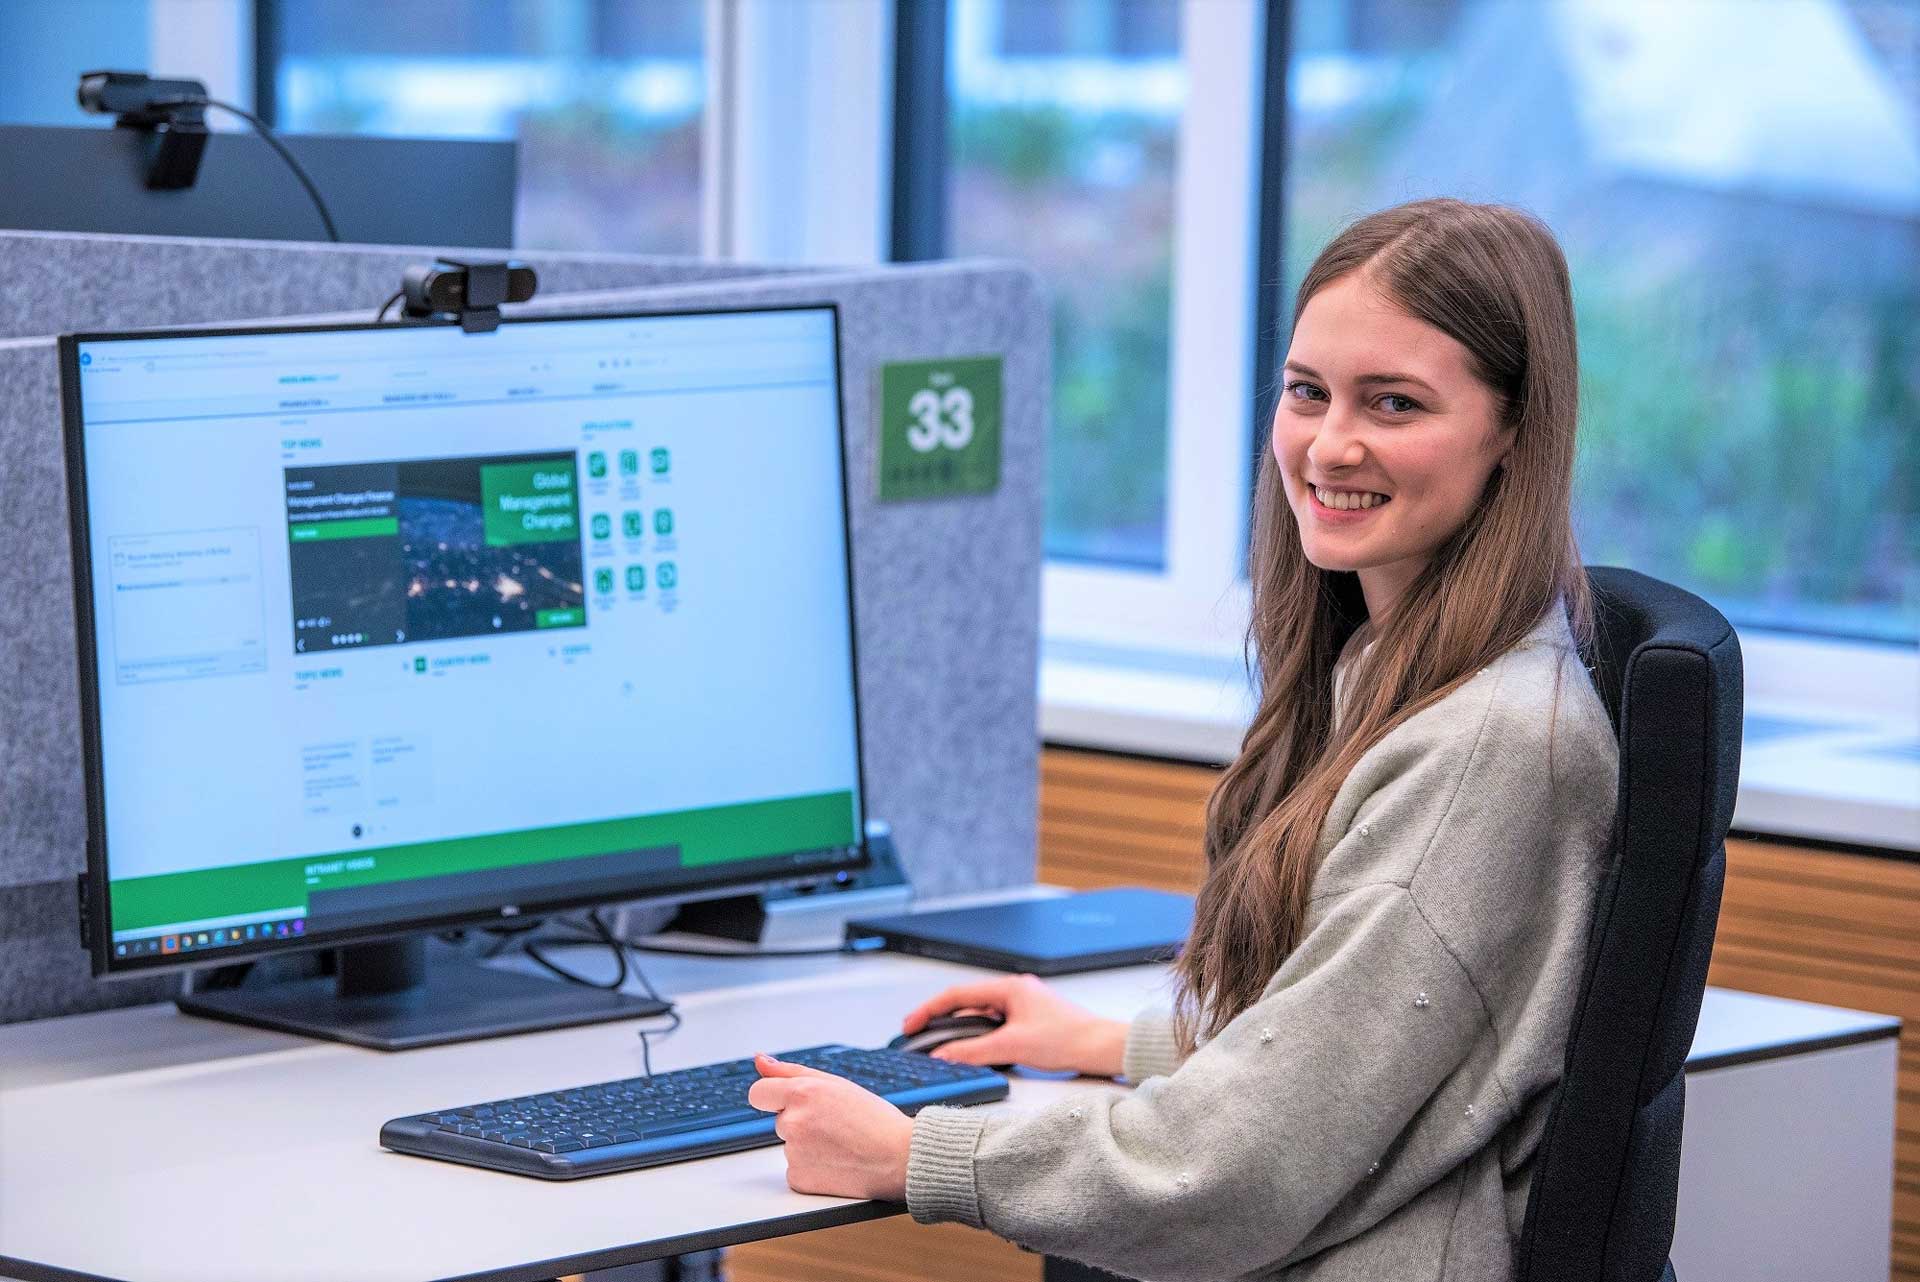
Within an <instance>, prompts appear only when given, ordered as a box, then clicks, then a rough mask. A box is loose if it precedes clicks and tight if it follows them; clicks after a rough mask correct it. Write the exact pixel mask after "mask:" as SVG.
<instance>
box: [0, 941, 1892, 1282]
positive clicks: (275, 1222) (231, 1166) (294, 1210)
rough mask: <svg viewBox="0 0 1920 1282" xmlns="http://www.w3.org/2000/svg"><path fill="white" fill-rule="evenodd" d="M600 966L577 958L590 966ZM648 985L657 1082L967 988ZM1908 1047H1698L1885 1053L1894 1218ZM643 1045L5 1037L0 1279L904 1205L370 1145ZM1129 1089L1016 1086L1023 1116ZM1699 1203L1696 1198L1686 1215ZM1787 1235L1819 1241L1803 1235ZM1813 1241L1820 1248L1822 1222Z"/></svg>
mask: <svg viewBox="0 0 1920 1282" xmlns="http://www.w3.org/2000/svg"><path fill="white" fill-rule="evenodd" d="M588 960H589V959H588V957H586V956H585V955H582V957H581V958H580V962H581V964H582V965H583V966H584V965H585V964H587V962H588ZM647 969H648V973H649V975H650V976H651V977H652V978H653V980H654V982H655V983H656V984H657V985H658V986H659V987H660V988H661V990H662V991H663V992H665V993H667V994H669V995H671V996H673V997H674V998H675V999H676V1000H677V1002H678V1004H679V1008H680V1011H681V1012H682V1014H683V1015H684V1017H685V1021H686V1022H685V1024H684V1026H683V1027H682V1028H681V1030H680V1031H679V1032H677V1033H675V1034H674V1035H673V1036H672V1037H670V1038H667V1039H665V1040H658V1039H656V1041H655V1049H654V1057H655V1069H656V1071H658V1070H663V1069H671V1068H679V1067H685V1066H688V1065H692V1064H698V1063H703V1062H706V1061H710V1060H716V1059H724V1058H730V1057H733V1056H737V1055H740V1054H743V1053H745V1052H747V1051H750V1050H753V1049H756V1048H758V1049H768V1050H780V1049H784V1048H789V1047H798V1046H804V1045H809V1044H812V1043H816V1042H823V1041H844V1042H848V1043H852V1044H855V1045H877V1044H880V1043H882V1042H884V1041H885V1040H886V1039H887V1038H888V1037H889V1036H890V1035H892V1033H893V1032H894V1031H895V1030H896V1029H897V1027H898V1019H899V1016H900V1014H901V1013H902V1012H903V1011H905V1010H906V1009H907V1008H908V1007H909V1006H911V1005H913V1004H914V1003H916V1002H917V1001H919V1000H920V999H921V998H923V997H925V996H927V995H929V994H931V993H932V992H934V991H935V990H937V989H938V988H940V987H942V986H944V985H946V984H948V983H951V982H953V981H954V980H955V979H957V978H960V977H963V976H966V975H970V974H974V973H977V972H972V971H969V970H967V969H966V968H963V967H959V966H952V965H947V964H944V963H940V962H932V961H923V960H919V959H913V958H906V957H897V956H891V955H884V954H874V955H869V956H862V957H848V958H823V959H817V960H815V959H807V960H785V961H777V962H776V961H758V960H755V961H720V962H713V961H689V960H683V959H678V958H658V959H650V960H649V963H648V967H647ZM1164 982H1165V977H1164V973H1163V972H1161V971H1159V970H1158V969H1156V968H1135V969H1130V970H1119V971H1106V972H1100V973H1096V974H1092V975H1083V976H1076V977H1072V978H1069V979H1066V980H1063V981H1061V986H1062V988H1063V989H1065V990H1066V991H1067V992H1068V993H1069V994H1070V995H1072V996H1073V997H1074V998H1075V999H1077V1000H1079V1001H1081V1002H1083V1003H1085V1004H1087V1005H1088V1006H1091V1007H1093V1008H1095V1009H1097V1010H1100V1011H1102V1012H1104V1013H1107V1014H1111V1015H1114V1016H1124V1015H1126V1014H1129V1013H1131V1012H1132V1011H1133V1010H1135V1009H1137V1008H1138V1007H1139V1006H1140V1005H1142V1004H1143V1003H1144V1002H1147V1001H1150V1000H1154V999H1155V998H1156V997H1157V996H1158V995H1159V994H1160V993H1161V992H1162V991H1163V986H1164ZM1894 1027H1895V1025H1894V1024H1893V1022H1892V1021H1888V1020H1882V1019H1879V1017H1872V1016H1858V1015H1855V1014H1852V1013H1850V1012H1834V1011H1831V1010H1828V1009H1827V1008H1822V1007H1802V1006H1800V1005H1799V1004H1797V1003H1778V1002H1773V1001H1771V1000H1769V999H1762V998H1748V997H1745V996H1743V995H1738V994H1725V993H1717V992H1709V995H1708V1003H1707V1013H1706V1015H1705V1016H1704V1017H1703V1019H1702V1021H1701V1037H1700V1039H1698V1040H1696V1043H1695V1048H1694V1050H1695V1055H1696V1057H1700V1058H1701V1059H1702V1062H1703V1063H1712V1062H1714V1060H1715V1057H1720V1058H1721V1059H1722V1060H1724V1058H1725V1057H1726V1056H1728V1055H1760V1054H1773V1053H1777V1052H1779V1051H1780V1050H1782V1049H1783V1047H1786V1046H1789V1045H1791V1044H1793V1043H1795V1042H1798V1043H1803V1044H1805V1043H1809V1042H1811V1043H1820V1042H1824V1041H1831V1040H1832V1039H1834V1038H1854V1039H1862V1038H1864V1039H1866V1040H1864V1041H1859V1040H1856V1041H1855V1042H1853V1043H1850V1044H1848V1045H1846V1046H1842V1047H1839V1048H1837V1053H1845V1052H1848V1051H1857V1050H1859V1049H1862V1048H1865V1049H1868V1050H1880V1049H1882V1048H1884V1052H1885V1054H1884V1058H1885V1059H1886V1061H1887V1064H1888V1067H1887V1071H1886V1084H1885V1101H1886V1107H1885V1119H1884V1124H1885V1129H1884V1133H1875V1134H1873V1135H1870V1136H1869V1137H1868V1138H1867V1140H1866V1141H1865V1142H1866V1144H1867V1146H1868V1148H1869V1149H1871V1150H1872V1151H1871V1152H1870V1153H1868V1154H1867V1163H1866V1168H1865V1169H1867V1170H1868V1171H1869V1174H1872V1175H1874V1176H1875V1177H1876V1178H1877V1177H1878V1175H1879V1174H1880V1173H1881V1172H1882V1170H1883V1166H1882V1165H1881V1162H1882V1159H1883V1158H1884V1173H1885V1176H1886V1178H1885V1179H1883V1180H1882V1181H1881V1184H1880V1188H1881V1190H1882V1193H1883V1196H1890V1193H1888V1192H1887V1191H1888V1190H1890V1187H1891V1160H1892V1070H1891V1062H1892V1054H1893V1045H1894V1043H1893V1041H1892V1040H1891V1036H1892V1029H1893V1028H1894ZM634 1028H635V1025H634V1024H632V1023H624V1024H603V1025H597V1026H592V1027H587V1028H578V1029H567V1030H561V1031H556V1032H551V1033H538V1034H531V1035H527V1036H522V1037H515V1038H505V1039H499V1040H493V1041H485V1042H470V1043H466V1044H463V1045H457V1046H448V1047H440V1048H435V1049H431V1050H421V1051H411V1052H407V1053H404V1054H398V1055H388V1054H382V1053H380V1052H376V1051H367V1050H360V1049H358V1048H355V1047H350V1046H344V1045H338V1044H333V1043H325V1042H309V1041H304V1040H301V1039H299V1038H296V1037H291V1036H286V1035H282V1034H277V1033H269V1032H262V1031H256V1030H253V1029H247V1028H241V1027H237V1026H231V1025H225V1024H219V1023H214V1022H209V1021H204V1020H200V1019H196V1018H193V1017H190V1016H184V1015H181V1014H179V1013H177V1012H176V1011H175V1010H174V1008H173V1007H172V1006H171V1005H166V1006H144V1007H137V1008H133V1009H129V1010H123V1011H112V1012H104V1013H100V1014H92V1015H77V1016H70V1017H67V1018H63V1019H52V1020H43V1021H39V1022H36V1023H30V1024H19V1025H14V1026H11V1027H8V1028H0V1275H4V1276H17V1277H20V1278H24V1279H29V1280H30V1282H31V1280H34V1279H43V1278H48V1279H87V1280H89V1282H94V1280H97V1279H101V1278H110V1279H138V1280H139V1282H176V1280H177V1282H208V1280H209V1279H215V1280H221V1282H224V1280H227V1279H241V1278H246V1279H255V1280H257V1282H297V1280H300V1282H304V1280H307V1279H311V1280H313V1282H341V1280H342V1279H354V1280H355V1282H382V1280H386V1279H392V1280H395V1282H398V1280H400V1279H406V1280H407V1282H419V1280H420V1279H428V1278H464V1279H488V1280H490V1282H522V1280H526V1282H533V1280H535V1279H547V1278H552V1277H554V1276H555V1275H557V1274H561V1273H574V1272H585V1271H590V1270H594V1269H603V1268H611V1267H613V1266H616V1265H620V1264H627V1263H633V1262H637V1261H641V1260H649V1259H658V1258H660V1257H663V1256H668V1255H676V1254H680V1253H683V1252H688V1251H695V1250H702V1249H707V1248H710V1247H715V1246H723V1245H728V1244H732V1243H736V1242H745V1241H751V1240H755V1239H759V1238H767V1237H777V1236H782V1235H785V1234H789V1233H799V1232H804V1231H806V1230H809V1229H815V1228H824V1227H827V1226H830V1225H834V1224H844V1223H850V1222H853V1221H856V1220H863V1219H872V1218H877V1217H880V1216H885V1215H891V1214H897V1213H898V1212H899V1211H900V1210H901V1209H902V1208H900V1207H899V1206H897V1205H893V1204H885V1203H868V1202H857V1201H850V1200H845V1199H839V1198H824V1197H811V1196H803V1195H800V1194H796V1193H793V1192H791V1191H789V1190H788V1189H787V1187H786V1182H785V1163H784V1160H783V1157H782V1154H781V1152H780V1150H779V1149H778V1148H766V1149H758V1150H754V1151H751V1152H746V1153H736V1154H731V1155H728V1156H724V1157H717V1158H709V1159H706V1160H704V1161H699V1162H690V1163H684V1164H680V1165H675V1166H668V1167H657V1168H653V1169H651V1170H643V1171H633V1172H628V1173H625V1174H621V1175H610V1176H604V1177H599V1178H595V1179H589V1180H582V1181H577V1182H570V1183H547V1182H543V1181H539V1180H533V1179H526V1178H522V1177H518V1176H512V1175H502V1174H496V1173H493V1172H489V1171H482V1170H476V1169H472V1168H467V1167H460V1166H455V1165H452V1164H449V1163H445V1162H435V1161H428V1160H423V1159H420V1158H414V1157H404V1156H400V1155H398V1154H393V1153H388V1152H386V1151H384V1150H383V1149H381V1148H380V1147H379V1146H378V1144H377V1143H376V1141H375V1136H376V1134H377V1132H378V1130H379V1127H380V1124H381V1123H382V1122H384V1121H386V1120H387V1119H388V1118H391V1117H395V1116H399V1115H402V1114H407V1113H415V1112H421V1111H425V1110H427V1109H431V1108H437V1107H448V1106H452V1105H457V1104H462V1103H467V1102H471V1101H475V1100H482V1099H490V1098H499V1097H503V1096H510V1095H517V1094H524V1093H528V1092H533V1091H540V1090H550V1089H554V1088H557V1087H562V1086H567V1085H573V1084H578V1083H585V1082H593V1081H600V1080H605V1079H608V1078H615V1077H626V1076H632V1075H634V1074H636V1073H638V1072H639V1071H640V1048H639V1043H638V1041H637V1039H636V1038H635V1036H634ZM1834 1053H1836V1051H1826V1052H1821V1054H1834ZM1814 1058H1818V1056H1815V1057H1814ZM1790 1059H1791V1057H1789V1059H1782V1060H1761V1061H1751V1062H1748V1063H1746V1064H1742V1065H1734V1066H1730V1067H1726V1068H1723V1069H1715V1070H1712V1072H1711V1073H1709V1074H1708V1075H1709V1076H1711V1075H1712V1074H1713V1073H1718V1072H1723V1071H1724V1072H1740V1071H1742V1070H1743V1069H1750V1068H1756V1067H1761V1068H1763V1067H1764V1065H1765V1064H1767V1063H1787V1062H1790ZM1876 1071H1877V1070H1876ZM1118 1089H1122V1088H1119V1087H1115V1086H1112V1085H1110V1084H1105V1083H1088V1082H1059V1081H1045V1080H1031V1079H1021V1080H1017V1081H1016V1082H1015V1085H1014V1090H1013V1096H1012V1098H1011V1100H1010V1101H1008V1104H1010V1105H1018V1104H1020V1103H1023V1102H1035V1101H1040V1100H1044V1099H1047V1098H1049V1097H1053V1096H1057V1095H1058V1094H1059V1093H1061V1092H1066V1091H1075V1090H1079V1091H1085V1090H1101V1091H1111V1090H1118ZM1691 1096H1692V1092H1691V1088H1690V1098H1689V1103H1688V1137H1689V1145H1691V1143H1692V1137H1693V1134H1694V1131H1695V1128H1696V1126H1702V1125H1706V1124H1707V1123H1713V1124H1714V1127H1715V1129H1716V1131H1727V1132H1730V1133H1734V1134H1736V1135H1737V1134H1739V1133H1741V1132H1746V1133H1747V1134H1746V1139H1747V1140H1748V1141H1749V1142H1752V1141H1754V1140H1755V1139H1756V1138H1757V1139H1758V1140H1760V1141H1762V1142H1764V1139H1765V1137H1766V1135H1767V1134H1768V1133H1770V1132H1769V1129H1768V1128H1769V1127H1771V1126H1774V1125H1776V1124H1777V1122H1778V1120H1779V1119H1778V1118H1777V1117H1766V1116H1756V1115H1753V1114H1752V1113H1751V1112H1750V1111H1749V1110H1748V1107H1747V1106H1748V1104H1749V1103H1751V1101H1744V1100H1742V1099H1732V1100H1730V1102H1729V1108H1730V1110H1731V1111H1728V1112H1726V1113H1725V1115H1724V1116H1722V1117H1720V1118H1718V1119H1715V1118H1714V1117H1713V1116H1712V1110H1711V1109H1708V1108H1702V1107H1697V1106H1696V1104H1695V1102H1694V1100H1693V1098H1692V1097H1691ZM1761 1103H1762V1105H1763V1107H1769V1108H1771V1107H1776V1106H1777V1103H1775V1102H1768V1101H1762V1102H1761ZM1005 1106H1007V1105H996V1106H994V1107H1005ZM1847 1107H1848V1108H1852V1107H1854V1104H1852V1103H1849V1104H1848V1105H1847ZM1876 1116H1877V1115H1876ZM1878 1125H1879V1123H1878V1121H1875V1122H1874V1126H1878ZM1756 1127H1757V1128H1758V1130H1757V1132H1756V1131H1755V1128H1756ZM1869 1129H1872V1128H1869ZM1736 1156H1737V1155H1736ZM1776 1160H1778V1161H1780V1162H1798V1161H1800V1160H1802V1156H1801V1155H1800V1154H1795V1155H1793V1156H1786V1155H1783V1154H1776ZM1802 1169H1805V1168H1802ZM1693 1176H1694V1178H1695V1179H1700V1178H1709V1177H1708V1176H1706V1175H1705V1174H1703V1173H1702V1172H1700V1171H1695V1172H1694V1173H1693ZM1711 1178H1714V1179H1717V1178H1718V1176H1717V1174H1715V1175H1713V1176H1712V1177H1711ZM1683 1182H1684V1177H1683ZM1881 1205H1882V1206H1883V1207H1884V1206H1888V1205H1889V1204H1887V1203H1885V1202H1884V1201H1883V1203H1882V1204H1881ZM1686 1206H1687V1203H1686V1200H1685V1194H1684V1192H1683V1201H1682V1213H1683V1217H1684V1215H1685V1213H1686ZM1870 1209H1871V1211H1872V1213H1873V1214H1878V1215H1879V1216H1880V1218H1879V1220H1878V1223H1879V1229H1878V1236H1879V1241H1880V1250H1881V1255H1880V1259H1881V1260H1882V1262H1883V1264H1882V1268H1881V1276H1884V1274H1885V1267H1884V1261H1885V1258H1886V1256H1885V1251H1886V1233H1887V1223H1888V1219H1887V1212H1883V1211H1880V1210H1878V1209H1872V1208H1870ZM1685 1227H1686V1226H1685V1225H1684V1224H1683V1237H1684V1235H1685V1234H1684V1230H1685ZM1735 1227H1738V1226H1737V1225H1736V1226H1735ZM1795 1227H1796V1229H1797V1231H1798V1232H1799V1234H1800V1236H1801V1237H1802V1238H1803V1239H1804V1238H1805V1237H1807V1236H1808V1230H1809V1226H1808V1225H1807V1224H1806V1223H1805V1222H1801V1223H1800V1224H1798V1225H1796V1226H1795ZM1812 1227H1813V1228H1814V1229H1817V1230H1818V1231H1817V1232H1814V1233H1812V1236H1813V1237H1814V1238H1815V1239H1816V1245H1817V1244H1818V1239H1819V1237H1820V1234H1821V1233H1824V1232H1826V1231H1827V1230H1828V1228H1829V1227H1830V1226H1826V1225H1816V1226H1812ZM1676 1267H1680V1268H1682V1269H1683V1276H1686V1277H1687V1278H1688V1279H1689V1282H1695V1280H1696V1279H1704V1278H1710V1277H1711V1276H1713V1270H1712V1269H1710V1268H1706V1267H1702V1266H1700V1265H1694V1266H1692V1267H1689V1265H1688V1264H1686V1263H1682V1262H1681V1251H1680V1248H1679V1247H1678V1246H1677V1247H1676ZM1696 1269H1697V1270H1698V1271H1696ZM1745 1276H1764V1275H1762V1274H1747V1275H1745ZM1796 1276H1798V1277H1812V1276H1840V1275H1837V1274H1832V1275H1828V1274H1822V1273H1801V1274H1797V1275H1796ZM1846 1276H1849V1277H1862V1276H1867V1274H1864V1273H1849V1274H1847V1275H1846Z"/></svg>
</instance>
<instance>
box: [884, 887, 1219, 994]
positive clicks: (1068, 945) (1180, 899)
mask: <svg viewBox="0 0 1920 1282" xmlns="http://www.w3.org/2000/svg"><path fill="white" fill-rule="evenodd" d="M1192 928H1193V899H1192V897H1191V896H1188V895H1175V894H1169V893H1168V892H1166V891H1162V890H1143V889H1139V888H1136V887H1123V888H1118V889H1113V890H1092V891H1084V892H1081V893H1078V894H1072V895H1060V896H1055V897H1052V898H1047V899H1023V900H1019V901H1016V902H1013V903H1004V904H987V905H982V906H980V907H976V908H949V909H943V910H939V911H935V912H924V913H906V914H902V915H900V916H897V917H877V918H873V919H870V920H867V921H854V922H848V923H847V938H848V939H880V940H882V941H884V943H885V946H886V947H887V948H889V949H891V950H893V951H894V952H901V953H913V954H915V955H917V956H921V957H936V958H939V959H940V960H941V961H952V962H960V963H963V964H965V965H969V966H985V967H989V968H991V969H994V970H1011V971H1030V972H1032V973H1033V974H1036V975H1068V974H1072V973H1074V972H1076V971H1083V970H1101V969H1104V968H1106V967H1110V966H1136V965H1140V964H1142V963H1145V962H1158V961H1169V960H1171V959H1172V958H1173V956H1174V955H1175V953H1177V952H1178V951H1179V947H1180V945H1181V944H1182V943H1183V942H1185V940H1186V938H1187V932H1188V931H1189V930H1191V929H1192Z"/></svg>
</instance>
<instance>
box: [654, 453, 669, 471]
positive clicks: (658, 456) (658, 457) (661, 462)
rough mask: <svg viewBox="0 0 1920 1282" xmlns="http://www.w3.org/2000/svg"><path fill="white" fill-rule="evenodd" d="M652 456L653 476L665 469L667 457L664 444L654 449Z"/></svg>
mask: <svg viewBox="0 0 1920 1282" xmlns="http://www.w3.org/2000/svg"><path fill="white" fill-rule="evenodd" d="M652 458H653V474H654V475H655V476H658V475H660V474H661V473H662V472H664V471H666V470H667V467H668V459H667V451H666V448H665V447H664V446H662V447H661V448H659V449H657V450H655V451H654V452H653V455H652Z"/></svg>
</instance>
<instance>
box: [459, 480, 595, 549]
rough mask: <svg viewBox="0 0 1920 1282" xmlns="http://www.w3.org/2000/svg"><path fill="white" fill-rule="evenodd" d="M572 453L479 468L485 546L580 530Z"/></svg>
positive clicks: (553, 539) (556, 537) (554, 538)
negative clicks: (553, 457) (561, 456)
mask: <svg viewBox="0 0 1920 1282" xmlns="http://www.w3.org/2000/svg"><path fill="white" fill-rule="evenodd" d="M576 493H577V491H576V487H575V485H574V464H573V460H572V459H546V460H542V461H541V462H538V463H496V464H492V465H490V466H485V467H482V468H481V469H480V504H481V507H482V509H483V510H484V511H485V513H486V536H487V546H488V547H490V548H498V547H510V546H512V545H513V544H515V543H557V542H559V541H560V540H562V539H573V538H578V537H579V536H580V515H579V503H578V501H577V499H576Z"/></svg>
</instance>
